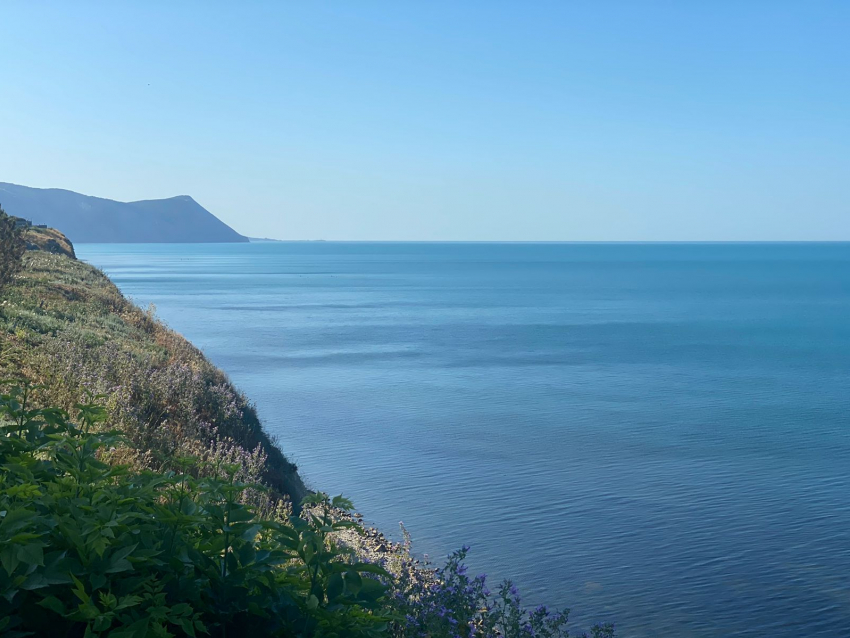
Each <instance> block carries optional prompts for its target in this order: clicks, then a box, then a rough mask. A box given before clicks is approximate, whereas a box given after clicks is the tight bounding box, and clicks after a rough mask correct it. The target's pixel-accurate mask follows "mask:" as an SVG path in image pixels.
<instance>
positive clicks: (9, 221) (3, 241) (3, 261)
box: [0, 207, 27, 290]
mask: <svg viewBox="0 0 850 638" xmlns="http://www.w3.org/2000/svg"><path fill="white" fill-rule="evenodd" d="M26 247H27V245H26V242H25V241H24V239H23V237H22V236H21V232H20V230H18V228H17V227H16V224H15V218H14V217H9V215H7V214H6V212H5V211H4V210H3V208H2V207H0V290H2V289H3V288H5V287H6V286H7V285H8V284H9V283H10V282H11V281H12V280H13V279H14V278H15V275H16V274H18V272H19V271H20V270H21V267H22V264H21V258H22V257H23V254H24V251H25V250H26Z"/></svg>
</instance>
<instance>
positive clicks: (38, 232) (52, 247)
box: [24, 226, 77, 259]
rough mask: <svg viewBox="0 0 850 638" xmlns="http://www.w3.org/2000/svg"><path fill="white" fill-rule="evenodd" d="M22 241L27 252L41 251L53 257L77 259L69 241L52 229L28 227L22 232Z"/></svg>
mask: <svg viewBox="0 0 850 638" xmlns="http://www.w3.org/2000/svg"><path fill="white" fill-rule="evenodd" d="M24 241H26V242H27V250H43V251H45V252H48V253H53V254H54V255H65V256H66V257H70V258H72V259H76V258H77V255H76V254H75V253H74V245H73V244H72V243H71V241H70V240H69V239H68V238H67V237H65V235H63V234H62V233H60V232H59V231H58V230H54V229H53V228H37V227H35V226H30V227H29V228H27V229H26V230H25V231H24Z"/></svg>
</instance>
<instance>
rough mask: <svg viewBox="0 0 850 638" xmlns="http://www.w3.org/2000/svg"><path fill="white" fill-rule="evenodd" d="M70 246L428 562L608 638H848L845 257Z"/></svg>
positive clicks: (695, 251) (603, 248) (472, 247)
mask: <svg viewBox="0 0 850 638" xmlns="http://www.w3.org/2000/svg"><path fill="white" fill-rule="evenodd" d="M78 252H79V254H80V256H81V257H82V258H83V259H86V260H88V261H90V262H91V263H93V264H95V265H97V266H100V267H102V268H103V269H104V270H105V271H106V272H107V273H108V274H109V275H110V276H111V277H112V278H113V279H114V281H115V282H116V283H117V284H118V285H119V286H120V288H121V289H122V290H123V291H124V292H125V293H126V294H127V295H129V296H131V297H132V298H133V299H134V300H136V301H137V302H138V303H140V304H148V303H151V302H152V303H154V304H156V306H157V308H158V313H159V315H160V317H161V318H162V319H164V320H165V321H166V322H167V323H169V324H170V325H171V326H172V327H173V328H175V329H176V330H178V331H180V332H182V333H183V334H184V335H186V337H188V338H189V339H190V340H192V341H193V342H194V343H195V344H197V345H198V346H199V347H201V348H202V349H203V350H204V351H205V352H206V353H207V354H208V356H209V357H210V358H211V359H212V360H213V361H214V362H215V363H216V364H218V365H219V366H221V367H222V368H223V369H224V370H226V371H227V372H228V373H229V374H230V376H231V378H232V379H233V380H234V381H235V383H236V384H237V385H238V386H239V387H240V388H242V389H243V390H244V391H245V392H246V393H247V394H248V395H249V396H250V397H251V398H252V399H253V400H254V401H255V402H256V404H257V406H258V409H259V412H260V415H261V416H262V418H263V419H264V421H265V424H266V427H267V428H268V430H270V431H271V432H272V433H274V434H275V435H277V437H278V438H279V441H280V445H281V447H282V448H283V450H284V451H285V452H286V453H287V454H288V455H289V456H290V457H291V458H292V459H293V460H295V461H296V462H297V463H298V465H299V467H300V468H301V472H302V474H303V476H304V477H305V479H306V480H307V482H308V484H310V485H312V486H314V487H316V488H321V489H322V490H326V491H329V492H332V493H339V492H341V493H344V494H346V495H347V496H349V497H351V498H352V499H353V500H354V502H355V503H356V505H357V506H358V508H359V510H360V511H361V512H363V513H364V514H365V516H366V517H367V520H369V521H370V522H372V523H375V524H377V525H379V526H380V527H381V528H382V529H384V530H385V531H387V532H390V533H395V532H396V530H397V529H398V528H397V523H398V521H399V520H403V521H404V523H405V525H406V526H407V527H408V528H409V529H410V531H411V532H412V534H413V538H414V546H415V548H416V549H418V550H419V551H420V552H427V553H428V554H430V555H431V556H433V557H440V556H442V555H444V554H447V553H448V552H449V551H451V550H452V549H453V548H456V547H459V546H460V545H461V544H463V543H469V544H470V545H472V553H471V556H470V562H471V565H472V568H473V569H475V570H476V571H486V572H487V573H488V574H490V575H491V577H493V578H501V577H507V576H510V577H513V578H514V579H515V580H516V581H517V582H518V584H519V585H520V586H521V588H522V589H523V590H524V591H525V595H526V597H527V598H528V599H529V601H531V602H534V603H538V602H546V603H554V604H557V603H563V604H565V605H568V606H570V607H572V608H573V617H574V618H575V620H576V622H577V624H578V625H579V626H584V627H586V626H587V625H588V624H589V622H591V621H592V620H595V619H610V620H613V621H616V623H617V624H618V626H619V629H620V632H621V635H623V636H637V637H648V636H661V635H663V636H676V637H677V638H684V637H688V636H699V637H706V636H770V637H772V638H777V637H791V636H794V637H795V638H797V637H799V636H803V635H805V636H806V637H807V638H813V637H818V636H830V637H837V636H850V244H739V245H724V244H704V245H700V244H667V245H664V244H656V245H653V244H648V245H633V244H632V245H630V244H621V245H605V244H596V245H595V244H577V245H576V244H536V245H535V244H391V243H389V244H388V243H376V244H359V243H351V244H349V243H280V244H250V245H192V246H189V245H80V246H78Z"/></svg>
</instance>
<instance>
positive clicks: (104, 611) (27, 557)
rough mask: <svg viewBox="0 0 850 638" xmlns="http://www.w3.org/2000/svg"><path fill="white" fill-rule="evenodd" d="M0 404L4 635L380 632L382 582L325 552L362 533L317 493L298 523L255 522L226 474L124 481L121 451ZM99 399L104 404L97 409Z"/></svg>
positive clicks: (12, 394) (88, 420) (108, 440)
mask: <svg viewBox="0 0 850 638" xmlns="http://www.w3.org/2000/svg"><path fill="white" fill-rule="evenodd" d="M32 392H33V388H32V387H30V386H28V385H27V384H15V385H13V387H12V388H11V390H10V391H9V392H8V393H6V394H4V395H2V396H0V415H2V416H3V417H4V419H3V422H2V423H0V634H1V635H4V636H10V637H15V636H25V635H33V634H35V635H50V636H86V637H87V636H107V635H108V636H111V637H114V638H131V637H143V636H163V637H165V636H196V635H209V636H221V637H225V636H234V637H235V636H257V637H260V636H263V637H265V636H316V637H319V636H322V637H331V636H338V637H343V636H352V637H356V636H378V635H381V634H384V633H386V630H387V619H386V618H384V617H382V616H381V615H380V614H379V612H380V610H381V609H382V606H383V605H384V599H385V592H386V585H385V582H386V581H387V579H388V578H389V574H387V572H386V571H385V570H384V569H383V568H381V567H379V566H376V565H373V564H366V563H361V562H358V561H357V560H356V559H355V558H354V557H352V556H350V555H349V554H348V553H347V552H345V551H344V550H342V549H340V547H339V546H338V545H337V544H336V543H335V542H334V536H335V534H337V533H338V532H339V531H341V530H343V529H346V528H350V527H355V528H356V527H357V525H356V523H353V522H351V521H350V520H340V519H339V517H337V516H335V515H334V511H335V510H345V509H346V508H349V507H350V503H348V502H347V501H346V500H345V499H342V498H341V497H337V498H335V499H329V498H328V497H327V496H326V495H323V494H317V495H314V496H311V497H309V498H308V499H307V501H308V504H309V505H310V506H311V507H309V508H307V510H305V513H304V514H302V516H303V517H298V516H293V517H289V518H288V519H287V518H278V519H275V518H264V517H261V516H258V514H257V513H256V512H255V511H254V510H253V509H252V508H251V507H250V506H248V505H246V504H244V503H243V502H242V500H243V499H242V498H241V497H242V494H243V492H244V491H245V490H246V489H249V488H252V489H258V488H257V486H256V485H249V484H245V483H242V482H240V481H238V480H236V473H237V471H238V466H236V465H230V466H225V467H222V468H220V470H221V472H220V473H223V474H224V475H225V476H226V478H224V479H221V478H202V479H197V478H195V477H193V476H192V475H191V474H190V473H189V472H188V471H186V470H189V469H190V468H191V467H192V465H193V461H192V460H191V459H185V458H184V459H177V460H176V462H175V463H174V465H177V466H179V467H182V468H183V470H182V471H171V472H163V473H159V474H154V473H152V472H142V473H131V472H130V470H129V469H128V468H127V467H126V466H121V465H115V464H112V463H110V462H109V457H110V455H111V454H113V453H115V452H116V450H117V449H118V448H120V447H121V446H122V445H124V444H125V443H126V442H125V441H124V440H123V439H122V438H121V436H119V435H118V434H116V433H112V432H102V431H98V429H99V427H100V424H101V423H102V422H103V421H104V419H105V418H106V414H107V413H106V410H105V409H104V408H102V407H100V406H99V405H96V404H94V403H93V402H92V401H91V400H90V401H89V402H87V403H85V404H78V405H77V406H76V409H77V411H78V414H77V419H76V420H77V423H76V424H75V423H72V422H71V420H70V419H69V416H68V414H67V413H66V412H64V411H63V410H61V409H57V408H40V409H33V408H32V407H31V405H30V404H31V396H32ZM94 399H99V397H94Z"/></svg>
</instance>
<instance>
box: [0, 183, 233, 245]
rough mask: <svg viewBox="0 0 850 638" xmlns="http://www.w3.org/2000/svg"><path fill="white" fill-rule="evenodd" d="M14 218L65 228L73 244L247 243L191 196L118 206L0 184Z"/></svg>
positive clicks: (97, 199) (100, 199)
mask: <svg viewBox="0 0 850 638" xmlns="http://www.w3.org/2000/svg"><path fill="white" fill-rule="evenodd" d="M0 204H2V205H3V208H4V209H5V210H6V211H7V212H8V213H9V214H10V215H15V216H17V217H22V218H24V219H27V220H30V221H32V222H33V223H34V224H46V225H47V226H49V227H51V228H57V229H59V230H61V231H62V232H63V233H64V234H65V235H66V236H67V237H68V238H69V239H70V240H71V241H73V242H75V243H215V242H226V243H234V242H247V241H248V238H247V237H244V236H243V235H241V234H239V233H238V232H236V231H235V230H233V229H232V228H231V227H230V226H228V225H227V224H225V223H224V222H223V221H221V220H220V219H218V218H217V217H216V216H215V215H213V214H212V213H211V212H210V211H208V210H207V209H206V208H204V207H203V206H201V204H199V203H198V202H197V201H196V200H195V199H194V198H192V197H191V196H190V195H176V196H174V197H168V198H165V199H142V200H137V201H132V202H119V201H116V200H112V199H106V198H103V197H96V196H93V195H83V194H81V193H77V192H75V191H71V190H67V189H64V188H32V187H29V186H21V185H19V184H12V183H9V182H0Z"/></svg>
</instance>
